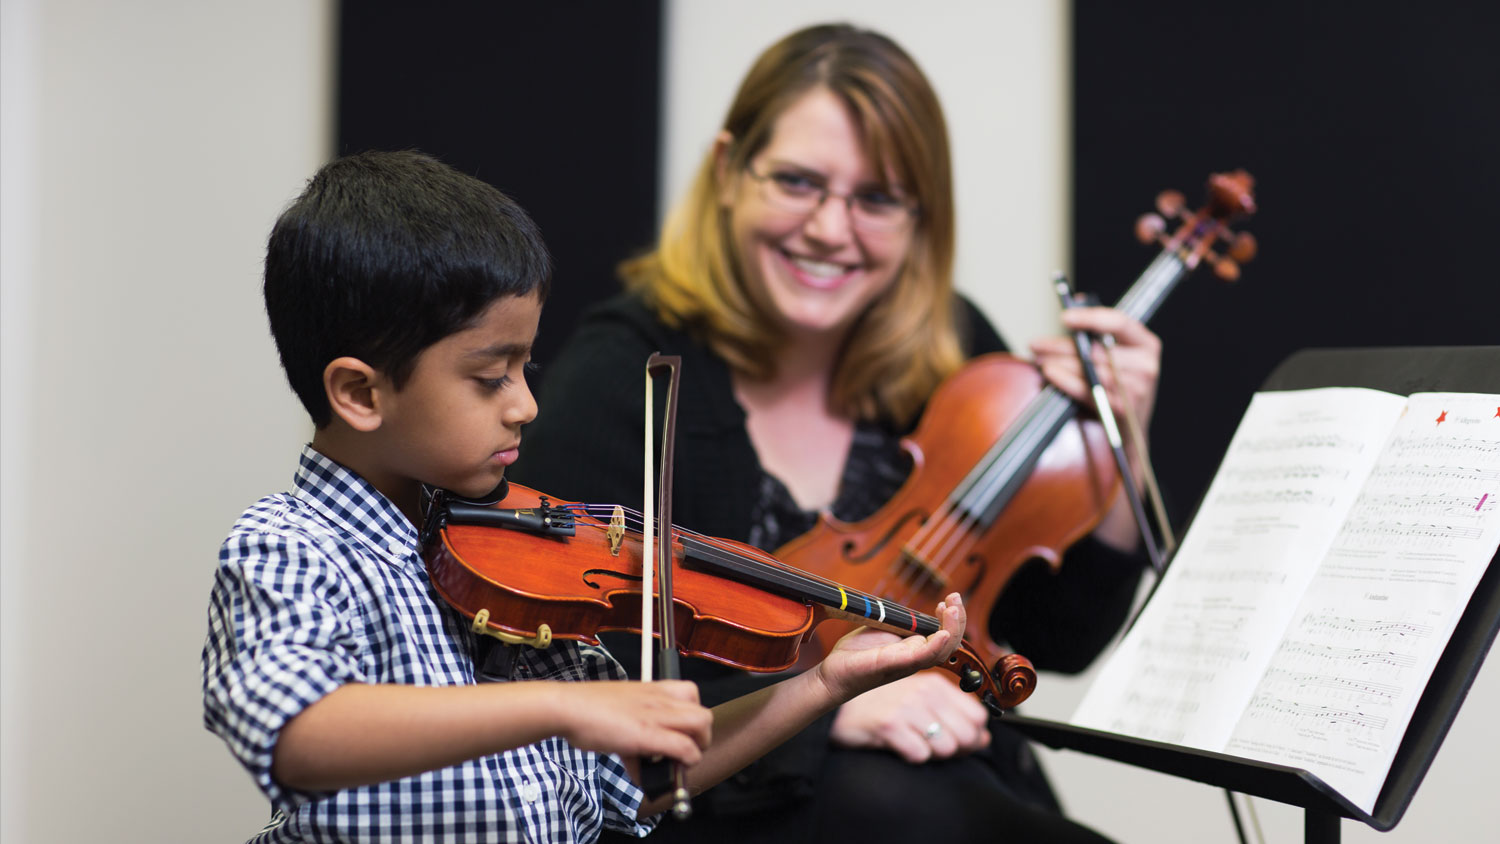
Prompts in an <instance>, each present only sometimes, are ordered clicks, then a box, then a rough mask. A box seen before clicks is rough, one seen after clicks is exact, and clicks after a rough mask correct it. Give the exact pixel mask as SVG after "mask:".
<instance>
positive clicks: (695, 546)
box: [678, 536, 942, 636]
mask: <svg viewBox="0 0 1500 844" xmlns="http://www.w3.org/2000/svg"><path fill="white" fill-rule="evenodd" d="M678 541H679V542H680V543H681V544H682V550H683V555H684V557H685V558H687V559H692V560H694V561H695V562H696V563H697V564H698V565H701V566H704V567H705V568H708V569H712V570H713V571H714V573H716V574H718V575H719V576H721V577H725V578H728V579H731V580H735V581H738V582H740V583H744V584H746V585H747V586H753V587H755V588H757V589H760V590H761V591H764V592H770V593H773V594H777V595H781V596H783V597H786V598H791V599H793V600H799V601H806V602H810V603H814V604H817V605H819V606H822V607H825V608H827V609H828V610H830V611H833V612H836V613H839V614H842V615H846V616H855V617H858V618H862V619H866V620H868V621H869V622H872V623H873V625H874V626H883V627H886V628H890V629H893V630H900V631H902V632H904V633H918V634H921V635H923V636H926V635H929V634H931V633H935V632H936V631H938V630H939V629H941V628H942V623H941V622H940V621H939V620H938V619H937V618H936V617H934V616H930V615H927V614H925V613H919V612H917V611H915V610H912V609H908V608H907V607H903V606H901V605H900V604H894V603H891V602H890V601H886V600H883V599H880V598H877V597H875V596H873V595H869V594H866V593H864V592H859V591H856V590H854V589H850V588H847V587H844V586H841V585H839V584H837V583H833V582H831V581H827V580H823V579H822V578H817V577H812V576H810V575H808V574H805V573H803V572H800V571H798V570H796V569H792V568H787V567H782V566H778V565H772V564H770V563H766V562H763V561H761V560H756V559H752V558H750V557H747V556H745V555H744V554H741V553H739V552H737V551H733V550H730V549H726V548H721V547H719V546H717V545H713V544H711V543H709V542H706V541H704V540H701V539H697V538H694V537H691V536H683V537H681V538H680V539H679V540H678Z"/></svg>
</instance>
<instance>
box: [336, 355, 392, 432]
mask: <svg viewBox="0 0 1500 844" xmlns="http://www.w3.org/2000/svg"><path fill="white" fill-rule="evenodd" d="M386 383H387V382H386V380H385V378H384V376H382V375H381V373H380V372H378V371H376V369H375V368H374V367H372V366H370V365H369V364H367V363H365V362H364V361H362V360H360V359H359V358H352V357H341V358H334V359H333V360H332V361H330V362H329V364H328V365H327V366H325V367H324V368H323V391H324V392H325V393H326V394H327V395H328V406H329V407H330V408H331V409H332V410H333V413H334V415H335V416H337V417H339V418H340V419H342V420H344V422H345V423H347V424H348V425H349V427H351V428H353V429H354V430H356V431H364V432H366V433H368V432H370V431H373V430H375V429H376V428H379V427H380V423H381V421H382V418H381V413H382V410H383V407H382V401H381V399H382V395H381V391H382V390H383V389H385V386H386Z"/></svg>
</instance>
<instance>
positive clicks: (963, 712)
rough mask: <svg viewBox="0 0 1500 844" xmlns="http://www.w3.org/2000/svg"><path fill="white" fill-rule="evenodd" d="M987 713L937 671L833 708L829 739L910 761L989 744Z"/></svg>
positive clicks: (914, 677)
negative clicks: (835, 711) (836, 712)
mask: <svg viewBox="0 0 1500 844" xmlns="http://www.w3.org/2000/svg"><path fill="white" fill-rule="evenodd" d="M988 723H989V711H988V710H987V709H985V708H984V705H983V704H981V703H980V702H979V700H978V699H977V698H975V697H974V696H973V695H972V694H969V693H967V692H964V691H961V690H960V689H959V688H958V686H957V685H955V684H954V683H953V681H952V680H951V679H949V678H948V677H946V676H944V675H943V674H941V673H939V672H937V671H923V672H921V673H918V674H914V675H912V676H910V677H906V678H904V679H901V680H897V681H895V682H894V683H887V684H886V685H884V686H880V687H879V688H875V689H871V690H870V691H868V692H865V693H864V694H862V695H860V696H859V697H857V698H855V699H853V700H851V701H849V702H848V703H846V704H844V705H843V706H841V707H839V712H838V715H836V716H834V719H833V732H832V734H831V738H832V740H833V743H834V744H837V745H839V746H841V747H860V748H882V749H886V750H890V751H892V752H894V753H896V754H897V755H899V756H900V757H901V758H902V759H905V760H906V761H908V762H912V763H922V762H926V761H927V760H929V759H932V758H938V759H945V758H947V757H950V756H955V755H957V754H960V753H972V752H974V751H976V750H979V749H981V748H984V747H986V746H987V745H988V744H989V743H990V731H989V729H988V727H987V725H988Z"/></svg>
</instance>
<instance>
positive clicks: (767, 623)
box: [427, 484, 815, 671]
mask: <svg viewBox="0 0 1500 844" xmlns="http://www.w3.org/2000/svg"><path fill="white" fill-rule="evenodd" d="M543 500H551V501H552V503H553V504H565V503H566V502H557V501H556V500H555V499H547V497H546V496H543V495H541V494H540V493H538V492H537V491H536V490H533V489H529V488H527V487H524V486H521V485H520V484H511V485H510V492H509V494H508V495H507V496H506V497H505V499H504V500H503V501H501V502H500V503H499V504H497V505H496V506H497V507H498V508H505V509H523V508H536V507H538V506H539V505H540V504H541V503H542V502H543ZM577 518H578V521H579V523H580V525H579V527H580V529H579V530H577V532H576V534H575V535H573V536H568V537H557V536H547V535H539V534H535V533H529V532H525V531H518V530H503V529H498V530H497V529H495V528H492V527H487V526H483V525H464V524H448V525H447V526H446V527H445V528H444V529H443V530H442V532H441V534H440V537H441V541H440V542H434V543H432V544H431V545H429V547H428V550H427V571H428V574H429V575H430V576H431V577H432V582H433V586H434V587H435V588H436V589H437V591H438V594H439V595H441V596H442V597H443V600H445V601H447V602H448V603H449V604H451V605H452V606H454V607H455V608H457V609H458V610H459V611H460V612H463V613H464V614H465V615H467V616H469V617H471V618H472V617H474V616H475V615H477V614H478V613H479V612H480V611H481V610H488V625H489V627H491V628H493V629H495V630H499V631H503V632H505V633H509V634H512V635H517V636H534V635H535V634H536V631H537V630H538V629H540V628H541V626H542V625H547V626H548V627H549V628H550V629H551V630H552V631H553V635H556V636H560V637H562V638H573V639H578V640H581V641H585V642H589V643H591V644H598V642H599V638H598V634H599V633H600V632H604V631H615V630H622V631H635V632H639V631H640V626H641V583H642V580H643V576H642V571H641V539H640V535H639V533H638V532H631V533H627V534H626V535H624V536H622V537H621V540H620V543H619V546H618V548H617V549H614V550H612V548H611V543H610V541H609V538H608V528H609V525H608V523H607V522H606V521H604V520H600V519H595V518H593V517H592V516H586V515H585V516H578V517H577ZM589 528H593V529H589ZM719 542H722V543H725V544H726V545H728V546H733V545H736V544H737V543H731V542H730V541H729V540H719ZM743 547H744V548H745V549H747V550H753V549H750V548H749V546H743ZM673 557H674V559H675V560H676V561H677V570H676V571H675V572H674V581H675V583H674V589H673V598H674V606H675V607H676V609H675V611H674V613H673V623H674V626H675V633H676V637H677V643H678V649H679V650H680V651H681V652H682V653H683V654H685V655H687V656H697V657H704V658H708V659H714V660H715V661H718V662H722V663H724V664H726V665H733V666H735V667H737V668H741V669H745V670H749V671H778V670H781V669H783V668H787V667H789V666H791V665H792V664H793V663H795V662H796V661H797V652H798V648H799V647H800V645H801V644H802V641H803V640H804V639H805V638H806V637H807V636H808V634H809V633H810V632H811V631H812V628H813V625H814V623H815V619H814V614H813V611H812V608H811V607H809V606H807V605H805V604H803V603H802V602H800V601H796V600H792V599H790V598H784V597H781V596H779V595H772V594H767V593H765V592H762V591H760V590H757V589H754V588H752V587H749V586H745V585H743V584H739V583H735V582H733V581H727V582H726V581H722V580H721V579H720V578H718V577H715V576H713V575H708V574H705V573H703V572H700V571H696V570H694V569H693V568H691V567H688V566H684V565H682V557H683V552H682V550H681V549H680V548H674V550H673ZM684 596H691V601H689V600H688V599H687V598H685V597H684ZM747 608H753V613H754V619H755V621H754V624H753V625H749V624H742V623H740V622H738V621H736V620H735V619H738V618H742V617H746V616H748V615H749V612H747Z"/></svg>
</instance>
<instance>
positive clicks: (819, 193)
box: [749, 170, 912, 232]
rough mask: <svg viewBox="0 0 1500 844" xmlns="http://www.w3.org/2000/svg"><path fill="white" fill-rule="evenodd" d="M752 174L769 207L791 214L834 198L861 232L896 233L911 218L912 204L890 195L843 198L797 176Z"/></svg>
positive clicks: (812, 210) (780, 173)
mask: <svg viewBox="0 0 1500 844" xmlns="http://www.w3.org/2000/svg"><path fill="white" fill-rule="evenodd" d="M749 172H750V175H751V176H752V177H753V178H754V179H755V180H756V181H757V182H759V183H760V187H761V197H762V198H763V199H764V200H765V201H766V202H767V204H769V205H771V206H773V207H775V208H778V209H780V210H782V211H785V212H786V213H788V214H811V213H813V212H814V211H815V210H817V209H818V207H819V206H821V205H822V204H823V202H824V200H825V198H831V199H834V200H837V201H840V202H843V203H844V204H845V205H846V206H847V207H848V209H849V219H850V221H851V223H852V224H853V225H854V227H855V228H857V229H859V230H861V231H872V232H887V231H893V230H895V229H899V228H901V227H902V226H904V225H905V224H906V223H907V222H908V221H909V220H910V219H911V215H912V208H911V206H910V204H909V203H908V202H906V201H905V200H903V199H900V198H898V197H895V196H892V195H890V194H887V193H883V192H878V191H877V192H871V193H861V194H856V195H853V196H849V197H843V196H838V195H836V194H832V193H831V192H830V191H829V190H828V189H827V188H825V187H823V186H822V185H819V184H817V183H815V182H813V181H812V180H811V179H809V178H807V177H806V176H803V175H800V174H798V173H792V172H785V171H775V172H771V173H767V174H765V175H761V174H759V173H756V172H755V171H754V170H751V171H749Z"/></svg>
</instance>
